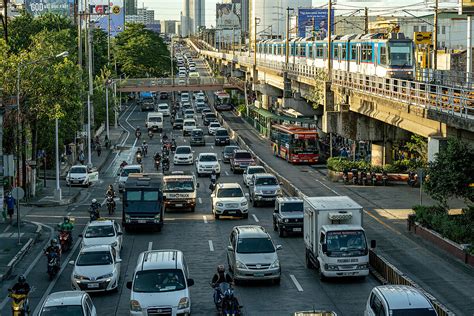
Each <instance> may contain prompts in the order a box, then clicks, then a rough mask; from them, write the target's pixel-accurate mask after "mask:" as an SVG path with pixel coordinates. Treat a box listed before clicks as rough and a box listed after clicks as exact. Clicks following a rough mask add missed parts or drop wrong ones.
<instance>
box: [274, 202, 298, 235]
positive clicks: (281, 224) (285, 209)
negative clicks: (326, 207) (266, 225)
mask: <svg viewBox="0 0 474 316" xmlns="http://www.w3.org/2000/svg"><path fill="white" fill-rule="evenodd" d="M303 210H304V204H303V200H302V199H300V198H297V197H278V198H277V199H276V201H275V210H274V211H273V230H275V231H278V235H279V236H280V237H285V236H286V235H287V234H289V233H302V232H303V217H304V215H303V214H304V212H303Z"/></svg>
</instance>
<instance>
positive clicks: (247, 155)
mask: <svg viewBox="0 0 474 316" xmlns="http://www.w3.org/2000/svg"><path fill="white" fill-rule="evenodd" d="M234 158H237V159H252V155H251V154H250V153H249V152H238V153H235V155H234Z"/></svg>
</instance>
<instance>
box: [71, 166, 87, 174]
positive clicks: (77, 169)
mask: <svg viewBox="0 0 474 316" xmlns="http://www.w3.org/2000/svg"><path fill="white" fill-rule="evenodd" d="M69 173H71V174H78V173H87V169H86V168H85V167H72V168H71V170H69Z"/></svg>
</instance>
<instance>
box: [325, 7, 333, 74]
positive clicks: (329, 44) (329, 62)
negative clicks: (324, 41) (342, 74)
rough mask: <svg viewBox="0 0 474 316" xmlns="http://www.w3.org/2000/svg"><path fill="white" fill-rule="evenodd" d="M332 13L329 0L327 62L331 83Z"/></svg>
mask: <svg viewBox="0 0 474 316" xmlns="http://www.w3.org/2000/svg"><path fill="white" fill-rule="evenodd" d="M331 12H332V0H329V2H328V49H327V52H328V53H327V56H326V57H327V59H328V60H327V61H328V81H331V75H332V74H331V72H332V62H331V61H332V59H331V55H332V47H331V42H332V38H331V36H332V34H331V26H332V17H331Z"/></svg>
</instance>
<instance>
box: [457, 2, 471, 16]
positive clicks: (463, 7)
mask: <svg viewBox="0 0 474 316" xmlns="http://www.w3.org/2000/svg"><path fill="white" fill-rule="evenodd" d="M459 14H467V15H474V0H459Z"/></svg>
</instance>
